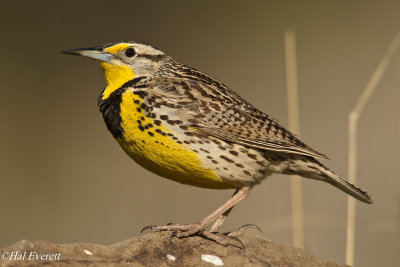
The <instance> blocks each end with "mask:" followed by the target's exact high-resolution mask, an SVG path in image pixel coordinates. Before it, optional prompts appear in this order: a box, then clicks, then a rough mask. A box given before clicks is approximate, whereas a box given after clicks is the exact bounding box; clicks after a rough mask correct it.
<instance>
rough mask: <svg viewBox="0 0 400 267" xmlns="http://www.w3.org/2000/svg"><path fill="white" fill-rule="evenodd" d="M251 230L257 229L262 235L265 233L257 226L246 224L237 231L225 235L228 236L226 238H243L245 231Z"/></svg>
mask: <svg viewBox="0 0 400 267" xmlns="http://www.w3.org/2000/svg"><path fill="white" fill-rule="evenodd" d="M249 228H253V229H256V230H258V231H260V233H261V234H263V233H264V232H263V230H262V229H261V228H260V227H258V226H257V225H255V224H245V225H243V226H241V227H239V228H238V229H236V230H233V231H231V232H225V233H224V235H226V236H241V235H243V234H244V231H245V230H246V229H249Z"/></svg>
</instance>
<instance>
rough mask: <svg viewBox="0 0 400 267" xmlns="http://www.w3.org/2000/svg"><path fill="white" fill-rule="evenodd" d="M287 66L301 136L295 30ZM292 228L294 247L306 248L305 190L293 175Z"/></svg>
mask: <svg viewBox="0 0 400 267" xmlns="http://www.w3.org/2000/svg"><path fill="white" fill-rule="evenodd" d="M285 65H286V87H287V101H288V116H289V129H290V130H291V131H292V132H293V133H295V134H297V135H299V133H300V126H299V93H298V86H297V62H296V39H295V33H294V31H293V30H286V31H285ZM290 181H291V195H292V227H293V245H294V246H296V247H300V248H304V219H303V190H302V183H301V178H300V177H299V176H294V175H292V176H291V177H290Z"/></svg>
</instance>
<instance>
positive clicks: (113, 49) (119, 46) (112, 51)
mask: <svg viewBox="0 0 400 267" xmlns="http://www.w3.org/2000/svg"><path fill="white" fill-rule="evenodd" d="M128 46H130V44H127V43H122V44H116V45H113V46H110V47H108V48H106V49H104V51H106V52H108V53H110V54H116V53H118V52H119V51H121V50H124V49H125V48H127V47H128Z"/></svg>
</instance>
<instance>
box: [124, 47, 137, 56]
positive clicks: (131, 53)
mask: <svg viewBox="0 0 400 267" xmlns="http://www.w3.org/2000/svg"><path fill="white" fill-rule="evenodd" d="M135 55H136V52H135V49H133V48H132V47H130V48H128V49H126V50H125V56H127V57H133V56H135Z"/></svg>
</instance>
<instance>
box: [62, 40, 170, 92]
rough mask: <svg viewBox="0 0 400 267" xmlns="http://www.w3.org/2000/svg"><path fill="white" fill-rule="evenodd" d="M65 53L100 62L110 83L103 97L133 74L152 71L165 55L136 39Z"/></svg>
mask: <svg viewBox="0 0 400 267" xmlns="http://www.w3.org/2000/svg"><path fill="white" fill-rule="evenodd" d="M63 53H64V54H71V55H77V56H83V57H88V58H92V59H95V60H98V61H100V62H101V66H102V68H103V71H104V78H105V79H106V82H107V88H106V90H105V91H104V92H103V96H102V97H103V99H105V98H107V97H108V96H109V95H110V94H111V93H112V92H113V91H115V90H116V89H118V88H119V87H121V86H122V85H123V84H124V83H126V82H128V81H130V80H132V79H133V78H134V77H137V76H143V75H151V74H153V73H154V72H156V71H157V70H158V69H159V67H160V66H161V65H162V61H163V60H164V59H165V58H166V55H165V54H164V52H162V51H160V50H158V49H156V48H154V47H153V46H151V45H148V44H142V43H137V42H118V43H112V44H107V45H104V46H96V47H92V48H78V49H71V50H67V51H63Z"/></svg>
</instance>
